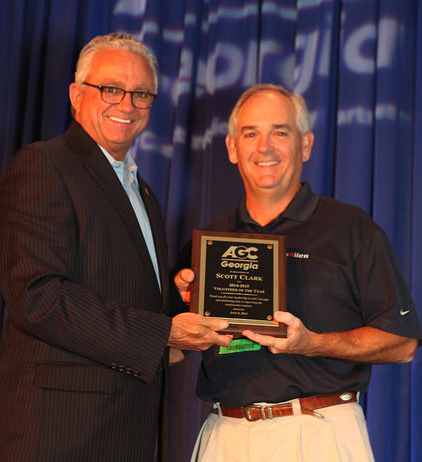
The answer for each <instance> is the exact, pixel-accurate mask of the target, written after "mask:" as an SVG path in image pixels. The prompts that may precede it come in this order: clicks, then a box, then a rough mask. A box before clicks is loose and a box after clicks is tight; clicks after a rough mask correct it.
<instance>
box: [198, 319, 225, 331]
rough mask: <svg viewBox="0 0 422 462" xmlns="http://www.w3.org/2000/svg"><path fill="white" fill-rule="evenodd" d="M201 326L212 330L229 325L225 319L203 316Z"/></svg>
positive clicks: (221, 328)
mask: <svg viewBox="0 0 422 462" xmlns="http://www.w3.org/2000/svg"><path fill="white" fill-rule="evenodd" d="M202 325H203V326H206V327H209V328H210V329H212V330H216V331H219V330H224V329H227V327H229V322H228V321H226V320H225V319H217V318H205V317H204V318H203V322H202Z"/></svg>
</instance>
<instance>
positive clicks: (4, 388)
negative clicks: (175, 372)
mask: <svg viewBox="0 0 422 462" xmlns="http://www.w3.org/2000/svg"><path fill="white" fill-rule="evenodd" d="M139 184H140V191H141V194H142V198H143V200H144V202H145V206H146V209H147V212H148V215H149V218H150V222H151V227H152V231H153V235H154V240H155V248H156V253H157V258H158V263H159V268H160V275H161V284H162V292H160V290H159V287H158V284H157V281H156V278H155V273H154V270H153V267H152V263H151V260H150V258H149V253H148V250H147V247H146V244H145V242H144V239H143V236H142V233H141V230H140V228H139V225H138V222H137V219H136V216H135V213H134V211H133V209H132V207H131V205H130V202H129V200H128V198H127V195H126V193H125V191H124V189H123V188H122V186H121V183H120V181H119V179H118V178H117V175H116V174H115V172H114V171H113V168H112V167H111V165H110V163H109V162H108V160H107V159H106V158H105V156H104V154H103V153H102V152H101V150H100V149H99V147H98V146H97V144H96V143H95V142H94V141H93V140H92V139H91V138H90V137H89V136H88V135H87V134H86V133H85V131H84V130H83V129H82V128H81V126H80V125H79V124H77V123H76V122H73V123H72V125H71V126H70V128H69V130H68V131H67V132H66V133H65V134H64V135H62V136H60V137H58V138H55V139H53V140H50V141H47V142H39V143H34V144H32V145H29V146H27V147H25V148H23V149H22V150H20V151H19V152H18V153H17V154H16V155H15V156H14V157H13V159H12V161H11V163H10V165H9V167H8V169H7V170H6V173H5V174H4V176H3V178H2V180H1V183H0V233H1V234H0V282H1V291H2V294H3V296H4V299H5V301H6V306H7V308H8V318H7V321H6V326H5V329H4V331H3V333H2V335H1V343H0V461H5V462H6V461H7V462H23V461H28V462H29V461H38V462H50V461H51V462H53V461H54V462H59V461H60V462H66V461H75V462H76V461H77V462H83V461H89V462H95V461H98V462H100V461H101V462H106V461H110V462H111V461H113V462H117V461H124V462H130V461H136V462H141V461H151V460H152V458H153V451H154V447H155V442H156V428H157V420H158V408H159V404H160V396H161V391H162V390H161V386H162V363H163V360H162V358H163V356H165V354H166V344H167V339H168V335H169V331H170V327H171V321H170V318H168V317H167V316H165V308H164V307H165V306H166V297H167V291H168V268H167V249H166V244H165V242H166V238H165V230H164V224H163V221H162V218H161V214H160V210H159V205H158V202H157V200H156V198H155V197H154V195H153V193H152V192H151V191H150V189H149V188H148V186H147V185H146V184H145V183H144V182H143V181H142V180H141V179H140V178H139Z"/></svg>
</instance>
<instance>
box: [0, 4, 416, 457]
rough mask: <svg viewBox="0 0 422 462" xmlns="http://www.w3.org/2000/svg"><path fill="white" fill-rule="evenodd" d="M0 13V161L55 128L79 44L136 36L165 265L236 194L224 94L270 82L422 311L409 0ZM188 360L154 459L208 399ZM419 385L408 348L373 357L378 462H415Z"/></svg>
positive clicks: (320, 170) (172, 452) (313, 165)
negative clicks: (151, 83) (282, 92)
mask: <svg viewBox="0 0 422 462" xmlns="http://www.w3.org/2000/svg"><path fill="white" fill-rule="evenodd" d="M0 25H1V26H2V27H1V31H0V34H1V41H0V50H1V57H2V59H1V62H0V66H1V72H0V79H1V87H0V88H2V90H3V92H2V93H3V94H2V103H3V104H2V106H3V112H2V115H1V118H2V123H1V124H0V133H1V137H0V142H1V145H2V152H1V155H0V167H1V168H2V169H4V167H5V166H6V165H7V163H8V161H9V159H10V157H11V156H12V154H13V153H14V152H15V151H16V150H17V149H18V148H19V147H20V146H21V145H23V144H26V143H28V142H30V141H33V140H36V139H45V138H49V137H52V136H54V135H56V134H59V133H61V132H62V131H63V130H64V129H65V128H66V126H67V124H68V123H69V119H70V115H69V103H68V97H67V87H68V85H69V83H70V81H71V79H72V72H73V69H74V64H75V61H76V58H77V54H78V52H79V50H80V48H81V47H82V46H83V44H84V43H86V42H87V41H88V40H89V39H90V38H91V37H93V36H95V35H97V34H100V33H107V32H111V31H119V32H129V33H131V34H133V35H136V36H137V37H138V38H139V39H141V41H143V42H144V43H145V44H146V45H147V46H148V47H149V48H150V49H151V50H152V51H153V53H154V54H155V55H156V56H157V58H158V61H159V69H160V79H159V96H158V98H157V100H156V102H155V103H154V106H153V108H152V110H151V119H150V122H149V125H148V127H147V129H146V130H145V131H144V132H143V133H142V134H141V135H140V136H139V137H138V139H137V140H136V142H135V144H134V146H133V148H132V152H133V154H134V155H135V157H136V160H137V163H138V165H139V170H140V173H141V175H142V176H143V177H144V178H145V179H146V180H147V181H148V182H149V183H150V185H151V186H152V188H153V189H154V191H155V192H156V194H157V196H158V198H159V200H160V203H161V205H162V208H163V213H164V215H165V219H166V224H167V231H168V243H169V253H170V261H171V262H173V261H174V259H175V257H176V255H177V251H178V249H179V248H180V246H181V244H182V243H183V242H185V241H186V240H187V239H188V238H189V236H190V234H191V231H192V229H194V228H198V227H201V226H203V225H205V224H206V223H207V222H209V221H211V220H212V219H214V218H215V217H217V216H219V215H221V214H222V213H225V212H227V211H228V210H230V209H231V208H233V207H234V206H236V204H237V202H238V200H239V197H240V194H241V193H242V190H243V187H242V183H241V181H240V177H239V174H238V172H237V168H236V166H233V165H231V164H230V163H229V161H228V159H227V155H226V151H225V146H224V137H225V135H226V131H227V126H226V123H227V119H228V116H229V114H230V111H231V109H232V107H233V105H234V103H235V102H236V100H237V98H238V96H239V95H240V93H241V92H242V91H243V90H244V89H246V88H247V87H248V86H250V85H253V84H254V83H257V82H272V83H276V84H282V85H285V86H286V87H288V88H289V89H291V90H294V91H296V92H298V93H301V94H302V95H303V96H304V97H305V99H306V101H307V103H308V106H309V110H310V114H311V118H312V123H313V130H314V132H315V135H316V139H315V145H314V148H313V152H312V156H311V160H310V161H309V162H308V163H307V164H306V165H305V168H304V174H303V178H304V179H305V180H307V181H309V182H310V183H311V185H312V188H313V189H314V191H315V192H317V193H318V194H322V195H327V196H331V197H335V198H337V199H339V200H341V201H344V202H348V203H351V204H355V205H358V206H360V207H361V208H363V209H364V210H365V211H366V212H367V213H368V214H370V215H371V216H372V217H373V218H374V219H375V221H376V222H377V223H378V224H380V226H381V227H382V228H383V229H385V230H386V232H387V234H388V235H389V237H390V239H391V241H392V243H393V245H394V247H395V249H396V252H397V255H398V258H399V260H400V263H401V265H402V268H403V271H404V274H405V276H406V278H407V280H408V282H409V284H410V287H411V289H412V294H413V297H414V299H415V302H416V305H417V306H418V307H419V310H420V316H421V318H422V245H421V238H422V210H421V206H420V204H421V199H422V185H421V182H420V178H422V135H421V130H420V127H422V112H421V111H422V109H421V108H422V32H421V31H422V0H404V1H401V2H398V1H397V0H249V1H248V0H114V1H111V0H108V1H104V0H84V1H77V0H73V1H70V0H69V1H66V2H61V1H59V0H50V1H47V0H38V1H37V2H36V3H35V2H32V1H28V0H27V1H24V0H15V1H14V2H7V1H5V0H2V15H1V16H0ZM0 213H1V212H0ZM4 313H5V309H2V316H0V319H1V318H2V317H3V316H4ZM199 361H200V355H199V354H196V353H194V354H192V355H190V357H189V358H188V359H187V360H186V361H185V362H184V363H182V364H179V365H176V366H174V367H173V368H172V369H171V371H170V376H169V378H168V383H169V387H168V391H167V397H166V398H167V399H166V415H167V418H166V432H165V442H166V452H167V457H166V460H167V461H168V462H184V461H186V460H189V453H190V451H191V449H192V447H193V443H194V440H195V437H196V434H197V432H198V430H199V428H200V425H201V423H202V421H203V419H204V417H205V415H206V412H207V410H208V405H206V404H205V403H202V402H200V401H199V400H198V399H197V398H196V397H195V380H196V371H197V368H198V365H199ZM421 383H422V357H421V353H420V352H418V353H417V355H416V358H415V360H414V361H413V362H412V363H411V364H401V365H382V366H376V367H374V370H373V376H372V380H371V385H370V388H369V391H368V393H367V394H366V395H365V396H364V397H363V405H364V409H365V412H366V416H367V421H368V428H369V433H370V438H371V442H372V446H373V448H374V453H375V458H376V460H377V461H382V462H419V461H420V460H422V438H421V436H422V430H421V428H422V417H421V415H422V412H421V411H422V391H421V386H420V384H421Z"/></svg>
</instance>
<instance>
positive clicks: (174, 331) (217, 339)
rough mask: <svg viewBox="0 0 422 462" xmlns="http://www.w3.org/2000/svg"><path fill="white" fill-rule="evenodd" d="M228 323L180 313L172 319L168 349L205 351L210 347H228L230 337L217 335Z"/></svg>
mask: <svg viewBox="0 0 422 462" xmlns="http://www.w3.org/2000/svg"><path fill="white" fill-rule="evenodd" d="M228 326H229V323H228V322H227V321H226V320H224V319H209V318H206V317H205V316H201V315H200V314H196V313H180V314H178V315H177V316H175V317H174V318H173V322H172V326H171V330H170V336H169V339H168V342H167V345H168V346H169V347H174V348H179V349H181V350H196V351H201V350H207V349H208V348H210V347H211V346H212V345H220V346H229V345H230V342H231V341H232V339H233V336H232V335H228V334H218V333H217V332H216V331H220V330H223V329H226V328H227V327H228Z"/></svg>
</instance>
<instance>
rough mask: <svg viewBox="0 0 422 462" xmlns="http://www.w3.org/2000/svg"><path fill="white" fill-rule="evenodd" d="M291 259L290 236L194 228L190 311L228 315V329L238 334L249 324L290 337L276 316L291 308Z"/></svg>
mask: <svg viewBox="0 0 422 462" xmlns="http://www.w3.org/2000/svg"><path fill="white" fill-rule="evenodd" d="M285 262H286V251H285V244H284V236H278V235H267V234H239V233H222V232H215V231H196V230H195V231H193V240H192V269H193V270H194V272H195V275H196V279H195V282H194V284H193V287H192V291H191V300H190V311H193V312H195V313H199V314H202V315H203V316H206V317H211V318H222V319H226V320H227V321H229V323H230V325H229V327H228V328H227V329H225V331H224V332H227V333H232V334H234V335H237V336H240V335H241V333H242V331H243V330H245V329H248V330H252V331H254V332H257V333H261V334H269V335H272V336H274V337H285V336H286V326H285V325H284V324H279V323H277V322H276V321H274V313H275V312H276V311H285V310H286V284H285V281H286V263H285Z"/></svg>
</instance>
